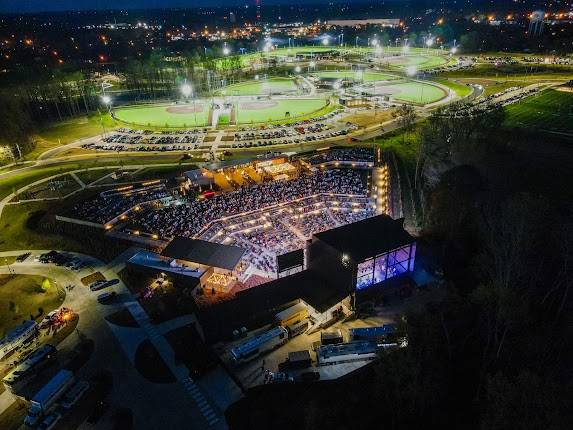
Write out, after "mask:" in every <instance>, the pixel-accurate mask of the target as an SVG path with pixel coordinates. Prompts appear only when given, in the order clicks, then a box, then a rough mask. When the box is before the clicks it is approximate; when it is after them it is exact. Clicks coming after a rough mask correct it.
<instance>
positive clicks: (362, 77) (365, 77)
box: [312, 70, 399, 82]
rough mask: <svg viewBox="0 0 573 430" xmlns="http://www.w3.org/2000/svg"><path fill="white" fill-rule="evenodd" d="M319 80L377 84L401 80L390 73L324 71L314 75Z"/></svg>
mask: <svg viewBox="0 0 573 430" xmlns="http://www.w3.org/2000/svg"><path fill="white" fill-rule="evenodd" d="M312 75H313V76H316V77H317V78H324V79H354V80H356V81H364V82H376V81H391V80H394V79H399V77H398V76H394V75H389V74H388V73H379V72H368V71H366V72H362V71H356V70H340V71H338V70H323V71H320V72H316V73H313V74H312Z"/></svg>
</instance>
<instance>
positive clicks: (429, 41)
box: [426, 36, 434, 53]
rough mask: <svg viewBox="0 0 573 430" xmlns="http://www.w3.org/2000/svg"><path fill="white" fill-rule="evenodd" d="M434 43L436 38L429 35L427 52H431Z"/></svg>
mask: <svg viewBox="0 0 573 430" xmlns="http://www.w3.org/2000/svg"><path fill="white" fill-rule="evenodd" d="M433 44H434V39H433V38H432V36H430V37H428V38H427V39H426V53H429V52H430V48H431V47H432V45H433Z"/></svg>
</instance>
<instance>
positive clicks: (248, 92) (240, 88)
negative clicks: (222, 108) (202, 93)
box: [216, 78, 298, 96]
mask: <svg viewBox="0 0 573 430" xmlns="http://www.w3.org/2000/svg"><path fill="white" fill-rule="evenodd" d="M297 90H298V87H297V85H296V84H295V82H294V79H291V78H271V79H265V80H260V81H256V80H251V81H246V82H240V83H238V84H233V85H228V86H226V87H224V88H222V89H220V90H218V91H217V92H216V94H217V95H222V96H258V95H270V94H282V93H292V92H296V91H297Z"/></svg>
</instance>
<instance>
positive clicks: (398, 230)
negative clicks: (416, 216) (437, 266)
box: [314, 215, 416, 263]
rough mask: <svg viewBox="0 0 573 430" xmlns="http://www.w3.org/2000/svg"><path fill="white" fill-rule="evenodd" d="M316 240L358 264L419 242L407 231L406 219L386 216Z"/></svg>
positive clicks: (318, 234) (316, 236) (345, 226)
mask: <svg viewBox="0 0 573 430" xmlns="http://www.w3.org/2000/svg"><path fill="white" fill-rule="evenodd" d="M314 238H315V239H318V240H320V241H322V242H324V243H326V244H328V245H330V246H331V247H332V248H334V249H336V250H338V251H339V252H341V253H342V254H344V255H346V256H348V257H349V258H350V259H352V261H354V262H356V263H359V262H361V261H363V260H365V259H366V258H370V257H374V256H376V255H379V254H382V253H384V252H388V251H391V250H393V249H396V248H399V247H401V246H404V245H408V244H411V243H414V242H415V241H416V239H414V238H413V237H412V236H411V235H410V233H408V232H407V231H406V230H404V219H396V220H395V219H392V218H391V217H389V216H387V215H378V216H375V217H372V218H367V219H365V220H362V221H358V222H355V223H352V224H347V225H343V226H341V227H337V228H334V229H332V230H327V231H323V232H322V233H317V234H315V235H314Z"/></svg>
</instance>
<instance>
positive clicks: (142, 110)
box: [114, 101, 210, 128]
mask: <svg viewBox="0 0 573 430" xmlns="http://www.w3.org/2000/svg"><path fill="white" fill-rule="evenodd" d="M209 109H210V107H209V104H208V103H207V102H206V101H196V102H190V103H186V104H179V105H175V104H168V105H165V104H163V105H146V106H129V107H125V108H121V109H116V110H114V114H115V117H116V118H117V119H118V120H120V121H123V122H125V123H127V124H131V125H136V126H142V127H167V128H169V127H175V128H187V127H202V126H205V125H207V122H208V120H209Z"/></svg>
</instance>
